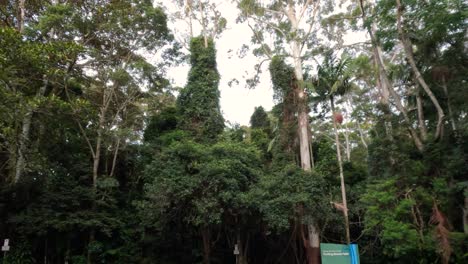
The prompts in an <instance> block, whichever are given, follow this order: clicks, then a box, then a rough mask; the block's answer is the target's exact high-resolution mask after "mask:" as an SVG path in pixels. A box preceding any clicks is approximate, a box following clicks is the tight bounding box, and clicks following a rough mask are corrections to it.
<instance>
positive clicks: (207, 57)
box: [177, 37, 224, 142]
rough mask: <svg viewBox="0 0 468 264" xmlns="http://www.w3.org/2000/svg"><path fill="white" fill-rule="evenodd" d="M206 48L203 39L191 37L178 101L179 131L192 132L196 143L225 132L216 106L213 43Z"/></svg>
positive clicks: (217, 96) (217, 94)
mask: <svg viewBox="0 0 468 264" xmlns="http://www.w3.org/2000/svg"><path fill="white" fill-rule="evenodd" d="M208 44H209V45H208V47H205V45H204V38H203V37H197V38H193V39H192V41H191V43H190V64H191V69H190V72H189V76H188V80H187V85H186V86H185V87H184V89H182V91H181V92H180V95H179V97H178V98H177V107H178V109H179V111H180V116H181V124H180V126H181V128H182V129H186V130H188V131H191V132H192V133H193V135H194V137H195V138H197V141H199V142H203V141H211V142H213V141H214V140H215V139H216V138H217V137H218V136H219V134H220V133H221V132H222V131H223V129H224V118H223V116H222V114H221V108H220V105H219V97H220V92H219V90H218V84H219V73H218V70H217V68H216V50H215V47H214V42H213V40H211V39H210V40H209V42H208Z"/></svg>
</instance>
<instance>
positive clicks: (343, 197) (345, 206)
mask: <svg viewBox="0 0 468 264" xmlns="http://www.w3.org/2000/svg"><path fill="white" fill-rule="evenodd" d="M330 106H331V110H332V113H333V118H332V119H333V130H334V131H335V144H336V158H337V160H338V168H339V170H340V181H341V200H342V203H343V217H344V220H345V231H346V243H347V244H348V245H349V244H350V243H351V238H350V233H349V219H348V202H347V200H346V186H345V181H344V173H343V161H342V160H341V150H340V139H339V137H338V129H337V126H336V120H335V116H334V114H335V102H334V101H333V96H332V97H330Z"/></svg>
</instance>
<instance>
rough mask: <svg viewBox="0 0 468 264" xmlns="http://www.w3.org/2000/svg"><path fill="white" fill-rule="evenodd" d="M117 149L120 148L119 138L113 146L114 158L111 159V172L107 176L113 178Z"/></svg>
mask: <svg viewBox="0 0 468 264" xmlns="http://www.w3.org/2000/svg"><path fill="white" fill-rule="evenodd" d="M119 147H120V137H119V138H117V144H116V146H115V150H114V158H113V159H112V168H111V172H110V174H109V176H111V177H112V176H114V173H115V165H116V163H117V154H118V153H119Z"/></svg>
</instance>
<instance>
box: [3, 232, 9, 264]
mask: <svg viewBox="0 0 468 264" xmlns="http://www.w3.org/2000/svg"><path fill="white" fill-rule="evenodd" d="M9 243H10V239H8V238H7V239H5V240H3V246H2V251H3V263H5V259H6V254H7V251H9V250H10V245H9Z"/></svg>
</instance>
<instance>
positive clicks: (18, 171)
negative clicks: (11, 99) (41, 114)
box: [14, 75, 49, 184]
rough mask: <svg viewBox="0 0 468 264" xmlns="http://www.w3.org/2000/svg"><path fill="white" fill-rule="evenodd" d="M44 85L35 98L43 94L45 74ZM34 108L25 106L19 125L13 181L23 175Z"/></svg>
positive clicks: (45, 82) (45, 83)
mask: <svg viewBox="0 0 468 264" xmlns="http://www.w3.org/2000/svg"><path fill="white" fill-rule="evenodd" d="M43 78H44V85H43V86H41V87H40V88H39V90H38V91H37V93H36V96H35V98H41V97H43V96H44V94H45V91H46V88H47V85H48V83H49V82H48V80H47V79H46V76H45V75H44V77H43ZM35 110H36V108H35V107H33V106H28V107H27V110H26V111H27V112H26V114H25V116H24V119H23V124H22V126H21V135H20V137H19V140H18V145H19V147H18V153H17V157H18V158H17V161H16V166H15V178H14V183H15V184H16V183H18V182H19V181H20V180H21V178H22V175H23V172H24V168H25V163H26V152H27V149H28V143H29V141H30V131H31V124H32V118H33V115H34V112H35Z"/></svg>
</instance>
